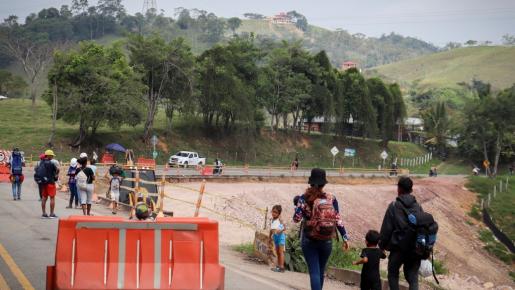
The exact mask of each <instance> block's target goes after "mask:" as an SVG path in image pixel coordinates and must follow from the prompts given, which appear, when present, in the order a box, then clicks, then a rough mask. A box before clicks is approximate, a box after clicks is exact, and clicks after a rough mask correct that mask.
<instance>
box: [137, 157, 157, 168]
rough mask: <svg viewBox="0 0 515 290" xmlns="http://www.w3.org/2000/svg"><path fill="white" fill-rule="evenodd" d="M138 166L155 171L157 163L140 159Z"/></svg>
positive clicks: (152, 160)
mask: <svg viewBox="0 0 515 290" xmlns="http://www.w3.org/2000/svg"><path fill="white" fill-rule="evenodd" d="M136 165H138V166H141V167H148V168H149V169H150V168H152V169H153V168H156V161H155V160H154V159H148V158H143V157H139V158H138V161H137V162H136Z"/></svg>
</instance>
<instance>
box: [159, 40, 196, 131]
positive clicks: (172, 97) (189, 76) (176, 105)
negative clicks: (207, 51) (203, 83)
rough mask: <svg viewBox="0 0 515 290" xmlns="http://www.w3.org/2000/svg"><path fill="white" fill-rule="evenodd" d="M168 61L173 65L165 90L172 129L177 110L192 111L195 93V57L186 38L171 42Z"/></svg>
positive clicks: (164, 95) (166, 109)
mask: <svg viewBox="0 0 515 290" xmlns="http://www.w3.org/2000/svg"><path fill="white" fill-rule="evenodd" d="M168 61H169V62H170V63H172V64H173V65H172V66H171V67H170V69H169V71H168V81H167V82H166V86H165V88H164V91H163V98H164V104H165V113H166V118H167V120H168V127H169V129H171V127H172V120H173V116H174V113H175V112H176V111H192V110H193V109H194V108H193V105H192V102H191V97H193V94H194V85H195V83H194V68H195V58H194V56H193V53H192V52H191V48H190V47H189V46H188V45H187V44H186V42H185V40H184V38H177V39H175V40H173V41H172V42H171V43H170V52H169V56H168Z"/></svg>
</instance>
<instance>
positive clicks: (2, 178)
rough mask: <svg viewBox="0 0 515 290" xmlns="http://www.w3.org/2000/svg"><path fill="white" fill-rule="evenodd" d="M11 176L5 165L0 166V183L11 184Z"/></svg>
mask: <svg viewBox="0 0 515 290" xmlns="http://www.w3.org/2000/svg"><path fill="white" fill-rule="evenodd" d="M10 176H11V171H10V170H9V167H7V165H2V164H0V182H11V180H10V179H9V177H10Z"/></svg>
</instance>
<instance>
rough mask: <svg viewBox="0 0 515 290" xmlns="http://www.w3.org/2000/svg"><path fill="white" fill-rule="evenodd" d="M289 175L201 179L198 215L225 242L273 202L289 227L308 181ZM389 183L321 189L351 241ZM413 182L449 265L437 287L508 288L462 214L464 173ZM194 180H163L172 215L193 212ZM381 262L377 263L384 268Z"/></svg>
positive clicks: (391, 190)
mask: <svg viewBox="0 0 515 290" xmlns="http://www.w3.org/2000/svg"><path fill="white" fill-rule="evenodd" d="M290 181H291V182H289V183H275V182H274V183H271V182H244V183H238V182H230V183H221V182H208V183H207V184H206V190H205V194H204V196H203V200H202V208H201V209H200V216H205V217H209V218H211V219H215V220H218V221H219V222H220V243H221V246H225V247H227V246H231V245H238V244H241V243H249V242H252V241H253V239H254V233H255V230H256V229H262V228H263V225H264V223H265V212H266V210H265V209H266V208H267V207H268V208H269V209H270V208H271V207H272V206H273V205H275V204H280V205H282V207H283V214H282V218H283V220H284V221H285V222H286V223H287V227H288V228H290V229H292V228H293V227H294V226H295V225H293V224H292V223H291V217H292V214H293V198H294V196H295V195H299V194H302V193H303V192H304V190H305V189H306V187H307V184H304V183H300V181H299V180H297V181H293V180H290ZM395 182H396V179H393V178H392V179H390V178H372V179H365V178H363V179H362V178H348V179H342V180H340V181H339V182H338V184H335V183H330V184H328V185H327V187H326V190H327V191H329V192H332V193H334V194H335V195H336V197H337V198H338V201H339V205H340V210H341V213H342V215H343V219H344V223H345V226H346V228H347V231H348V232H349V236H350V239H351V245H352V246H355V247H362V246H364V236H365V234H366V232H367V231H368V230H369V229H376V230H379V229H380V227H381V222H382V218H383V215H384V212H385V210H386V208H387V206H388V204H389V203H390V202H391V201H392V200H394V199H395V197H396V195H397V193H396V186H395ZM414 182H415V186H414V195H415V196H416V198H417V200H418V201H419V203H421V205H422V206H423V208H424V210H426V211H428V212H430V213H432V214H433V215H434V217H435V218H436V220H437V222H438V224H439V227H440V229H439V233H438V242H437V246H436V256H435V259H438V260H442V261H443V262H444V265H445V267H446V268H448V269H449V274H448V275H445V276H442V277H441V279H440V280H441V286H443V287H444V288H446V289H482V288H484V287H486V288H490V286H492V285H493V288H494V289H495V288H497V289H513V288H515V286H514V283H513V282H512V280H511V278H510V276H509V271H510V270H511V271H514V269H513V267H511V269H510V267H509V266H507V265H505V264H503V263H502V262H501V261H499V260H498V259H497V258H495V257H493V256H491V255H490V254H488V253H487V252H486V251H485V250H484V249H483V244H482V242H481V241H480V240H479V235H478V231H479V229H480V227H481V225H480V224H479V223H478V222H477V221H475V220H474V219H472V218H470V217H469V216H468V215H467V212H469V210H470V208H471V206H472V205H473V204H474V203H475V201H476V195H475V194H474V193H472V192H470V191H468V190H467V189H466V188H465V187H464V183H465V178H464V177H437V178H420V179H415V180H414ZM200 186H201V184H200V183H198V182H193V183H168V184H167V185H166V189H165V190H166V196H167V197H168V198H166V199H165V209H166V210H169V211H173V212H174V215H175V216H192V215H193V213H194V211H195V205H194V204H195V203H196V201H197V198H198V190H199V188H200ZM386 264H387V262H386V261H384V262H382V266H381V267H383V268H386ZM428 279H432V278H428ZM502 286H504V287H502Z"/></svg>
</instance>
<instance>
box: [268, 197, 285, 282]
mask: <svg viewBox="0 0 515 290" xmlns="http://www.w3.org/2000/svg"><path fill="white" fill-rule="evenodd" d="M281 212H282V207H281V206H280V205H274V207H272V223H271V225H270V238H271V239H273V241H274V246H275V251H276V253H277V266H275V267H274V268H272V271H274V272H280V273H282V272H284V251H285V248H286V234H285V233H284V232H285V230H286V227H285V226H284V223H283V222H282V220H281Z"/></svg>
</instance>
